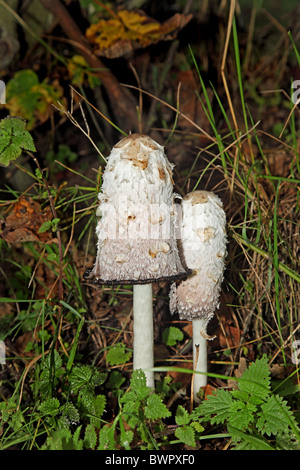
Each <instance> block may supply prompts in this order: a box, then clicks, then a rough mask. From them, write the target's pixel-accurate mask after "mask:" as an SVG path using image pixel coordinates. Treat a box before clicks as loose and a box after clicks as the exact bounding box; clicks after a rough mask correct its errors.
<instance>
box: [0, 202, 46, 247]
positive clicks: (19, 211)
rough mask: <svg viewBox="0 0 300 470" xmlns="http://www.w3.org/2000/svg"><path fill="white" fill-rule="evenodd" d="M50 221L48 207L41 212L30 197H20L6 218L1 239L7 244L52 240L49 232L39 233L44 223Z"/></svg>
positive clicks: (37, 204) (39, 207)
mask: <svg viewBox="0 0 300 470" xmlns="http://www.w3.org/2000/svg"><path fill="white" fill-rule="evenodd" d="M51 219H52V213H51V210H50V207H47V208H45V209H44V210H42V208H41V205H40V204H39V203H38V202H37V201H34V200H33V199H32V198H30V197H26V196H22V197H20V199H19V200H18V201H17V202H16V203H15V204H13V207H12V209H11V211H10V213H9V215H8V216H7V217H6V219H5V221H4V223H3V226H2V231H1V232H0V236H1V238H3V240H5V241H6V242H8V243H22V242H28V241H33V242H44V243H45V242H48V241H50V240H52V234H51V233H50V232H44V233H39V229H40V227H41V225H42V224H43V223H44V222H47V221H49V220H51Z"/></svg>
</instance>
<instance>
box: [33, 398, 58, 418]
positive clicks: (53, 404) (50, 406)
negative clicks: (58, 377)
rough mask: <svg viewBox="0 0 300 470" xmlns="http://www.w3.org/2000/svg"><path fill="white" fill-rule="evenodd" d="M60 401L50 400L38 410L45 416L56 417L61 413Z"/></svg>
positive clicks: (44, 402)
mask: <svg viewBox="0 0 300 470" xmlns="http://www.w3.org/2000/svg"><path fill="white" fill-rule="evenodd" d="M59 407H60V404H59V400H58V399H57V398H48V399H47V400H45V401H43V403H41V404H40V405H39V406H38V410H39V411H40V412H41V413H42V414H45V415H51V416H55V415H56V414H57V413H58V411H59Z"/></svg>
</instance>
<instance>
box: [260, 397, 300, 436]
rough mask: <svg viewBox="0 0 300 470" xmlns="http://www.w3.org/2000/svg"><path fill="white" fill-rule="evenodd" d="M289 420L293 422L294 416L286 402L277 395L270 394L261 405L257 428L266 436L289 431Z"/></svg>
mask: <svg viewBox="0 0 300 470" xmlns="http://www.w3.org/2000/svg"><path fill="white" fill-rule="evenodd" d="M290 420H292V422H294V416H293V414H292V412H291V410H290V407H289V406H288V405H287V402H286V401H283V398H282V397H280V396H279V395H272V396H271V397H270V398H269V399H268V401H267V402H266V403H264V404H263V405H262V407H261V416H260V418H259V419H258V420H257V429H258V430H259V431H260V432H261V433H262V434H267V436H271V435H272V434H273V435H274V436H276V435H277V434H283V433H289V432H290V425H291V423H290Z"/></svg>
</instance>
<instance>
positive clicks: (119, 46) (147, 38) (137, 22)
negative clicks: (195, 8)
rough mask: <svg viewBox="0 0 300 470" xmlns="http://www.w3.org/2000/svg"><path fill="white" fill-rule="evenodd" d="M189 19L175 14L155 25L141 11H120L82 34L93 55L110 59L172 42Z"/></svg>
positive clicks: (153, 21) (188, 16)
mask: <svg viewBox="0 0 300 470" xmlns="http://www.w3.org/2000/svg"><path fill="white" fill-rule="evenodd" d="M191 18H192V15H191V14H190V15H182V14H180V13H176V14H175V15H173V16H172V17H171V18H169V19H168V20H166V21H164V22H163V23H159V22H158V21H156V20H155V19H153V18H150V17H149V16H147V15H146V14H145V13H144V12H143V11H141V10H131V11H127V10H122V9H120V10H119V11H117V13H116V14H114V16H113V17H111V18H109V19H101V20H100V21H99V22H98V23H95V24H92V25H91V26H90V27H89V28H88V29H87V30H86V33H85V34H86V37H87V39H88V40H89V42H90V43H91V44H92V45H93V46H94V52H95V54H96V55H98V56H104V57H107V58H109V59H113V58H116V57H121V56H124V55H125V54H128V53H130V52H132V51H133V50H134V49H140V48H144V47H147V46H150V45H152V44H156V43H157V42H159V41H167V40H171V39H174V38H175V37H176V35H177V34H178V32H179V31H180V30H181V29H182V28H183V27H184V26H185V25H186V24H187V23H188V22H189V21H190V20H191Z"/></svg>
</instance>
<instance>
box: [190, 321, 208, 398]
mask: <svg viewBox="0 0 300 470" xmlns="http://www.w3.org/2000/svg"><path fill="white" fill-rule="evenodd" d="M192 324H193V365H194V366H193V370H194V371H195V372H201V374H197V373H196V374H194V380H193V398H194V401H199V399H198V397H197V393H198V392H199V389H200V388H201V387H205V386H206V385H207V376H206V375H205V373H206V372H207V344H206V341H207V339H206V338H204V336H203V335H202V334H201V331H202V330H203V320H199V319H197V320H193V321H192Z"/></svg>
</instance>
